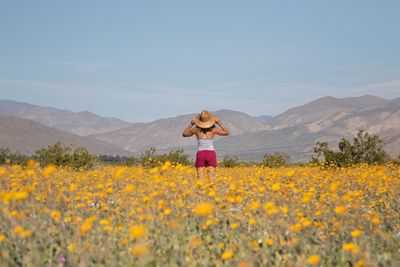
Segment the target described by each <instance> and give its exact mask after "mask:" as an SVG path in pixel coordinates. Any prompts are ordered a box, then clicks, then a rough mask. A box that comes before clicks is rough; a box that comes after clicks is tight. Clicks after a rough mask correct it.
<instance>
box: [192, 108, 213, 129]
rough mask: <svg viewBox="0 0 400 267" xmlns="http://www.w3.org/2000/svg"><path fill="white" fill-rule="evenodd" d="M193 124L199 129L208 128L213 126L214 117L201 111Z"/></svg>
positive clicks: (205, 111)
mask: <svg viewBox="0 0 400 267" xmlns="http://www.w3.org/2000/svg"><path fill="white" fill-rule="evenodd" d="M194 123H195V124H196V126H197V127H199V128H203V129H205V128H210V127H212V126H213V125H214V124H215V117H214V115H213V114H212V113H211V112H208V111H207V110H203V111H202V112H201V113H200V114H199V115H197V116H196V118H195V119H194Z"/></svg>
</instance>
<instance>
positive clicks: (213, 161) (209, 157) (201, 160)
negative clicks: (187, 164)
mask: <svg viewBox="0 0 400 267" xmlns="http://www.w3.org/2000/svg"><path fill="white" fill-rule="evenodd" d="M195 166H196V168H200V167H209V166H211V167H217V154H216V153H215V151H214V150H200V151H197V154H196V163H195Z"/></svg>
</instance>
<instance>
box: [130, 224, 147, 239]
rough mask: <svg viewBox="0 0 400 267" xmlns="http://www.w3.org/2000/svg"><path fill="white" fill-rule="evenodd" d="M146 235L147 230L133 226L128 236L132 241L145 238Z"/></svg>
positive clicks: (139, 226)
mask: <svg viewBox="0 0 400 267" xmlns="http://www.w3.org/2000/svg"><path fill="white" fill-rule="evenodd" d="M146 234H147V228H146V226H144V225H134V226H132V228H131V230H130V236H131V238H132V239H140V238H143V237H145V236H146Z"/></svg>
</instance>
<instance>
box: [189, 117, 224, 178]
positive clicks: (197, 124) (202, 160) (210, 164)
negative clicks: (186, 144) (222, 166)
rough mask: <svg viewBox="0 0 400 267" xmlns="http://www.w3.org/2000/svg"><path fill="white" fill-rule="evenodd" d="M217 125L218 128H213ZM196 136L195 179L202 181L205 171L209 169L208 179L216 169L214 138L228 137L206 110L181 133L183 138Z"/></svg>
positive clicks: (219, 123)
mask: <svg viewBox="0 0 400 267" xmlns="http://www.w3.org/2000/svg"><path fill="white" fill-rule="evenodd" d="M215 124H217V125H218V126H219V127H215ZM192 135H196V137H197V142H198V145H199V147H198V151H197V154H196V164H195V166H196V169H197V177H198V178H199V179H200V180H202V179H203V178H204V172H205V169H206V168H208V169H209V176H210V179H213V178H214V176H215V168H216V167H217V155H216V153H215V150H214V145H213V141H214V136H215V135H221V136H227V135H229V130H228V129H226V128H225V127H224V126H223V125H222V123H221V121H220V120H219V119H218V118H217V117H215V116H214V115H213V114H211V113H210V112H208V111H207V110H203V111H202V112H201V113H200V114H199V115H197V116H196V117H195V118H193V119H192V121H191V123H190V125H189V126H188V127H187V128H186V129H185V131H183V137H190V136H192Z"/></svg>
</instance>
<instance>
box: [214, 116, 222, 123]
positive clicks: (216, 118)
mask: <svg viewBox="0 0 400 267" xmlns="http://www.w3.org/2000/svg"><path fill="white" fill-rule="evenodd" d="M214 119H215V123H216V124H218V125H219V124H220V123H221V121H220V120H219V118H218V117H214Z"/></svg>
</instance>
